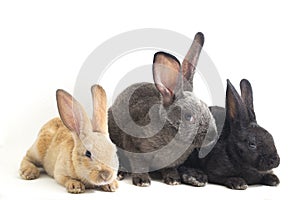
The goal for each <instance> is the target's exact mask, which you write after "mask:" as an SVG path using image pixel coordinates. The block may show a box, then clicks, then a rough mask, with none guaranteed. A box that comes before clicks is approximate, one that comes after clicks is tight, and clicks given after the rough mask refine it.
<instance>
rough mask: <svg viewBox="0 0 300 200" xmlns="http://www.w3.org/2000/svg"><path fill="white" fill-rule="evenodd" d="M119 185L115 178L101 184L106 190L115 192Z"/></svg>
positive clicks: (102, 188)
mask: <svg viewBox="0 0 300 200" xmlns="http://www.w3.org/2000/svg"><path fill="white" fill-rule="evenodd" d="M118 187H119V184H118V181H116V180H114V181H113V182H112V183H110V184H107V185H102V186H100V188H101V190H103V191H105V192H115V191H116V190H117V189H118Z"/></svg>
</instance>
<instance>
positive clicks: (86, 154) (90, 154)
mask: <svg viewBox="0 0 300 200" xmlns="http://www.w3.org/2000/svg"><path fill="white" fill-rule="evenodd" d="M85 156H86V157H88V158H91V157H92V153H91V152H90V151H88V150H86V152H85Z"/></svg>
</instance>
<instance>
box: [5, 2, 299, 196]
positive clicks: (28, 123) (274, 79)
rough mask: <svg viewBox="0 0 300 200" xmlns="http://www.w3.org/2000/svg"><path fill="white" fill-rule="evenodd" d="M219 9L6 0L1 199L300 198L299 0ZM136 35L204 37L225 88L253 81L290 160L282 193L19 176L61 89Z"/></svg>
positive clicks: (262, 118) (263, 113) (258, 104)
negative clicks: (86, 186)
mask: <svg viewBox="0 0 300 200" xmlns="http://www.w3.org/2000/svg"><path fill="white" fill-rule="evenodd" d="M210 2H211V3H201V2H199V1H194V2H190V1H184V3H181V4H179V3H174V1H171V2H168V3H167V2H162V1H154V0H153V1H149V2H147V3H146V2H144V1H143V2H142V1H120V2H113V1H111V3H101V2H100V1H99V2H96V1H88V2H87V1H82V2H78V1H69V2H62V1H51V2H49V3H42V2H41V1H18V2H15V1H1V3H0V27H1V31H0V91H1V98H0V101H1V103H0V109H1V115H0V123H1V125H0V157H1V161H0V162H1V164H0V177H1V178H0V188H1V189H0V199H15V198H18V197H19V198H24V197H25V199H29V198H30V199H66V198H72V199H87V198H89V199H128V198H131V199H155V198H158V197H161V196H164V198H165V197H167V199H183V198H184V199H187V198H191V199H192V198H197V199H198V198H199V199H200V198H201V199H204V198H206V199H208V198H209V199H217V198H226V199H227V198H231V199H252V200H253V199H283V198H286V196H287V195H289V196H290V195H291V196H293V197H294V199H297V197H296V195H297V190H298V186H297V185H298V180H299V178H300V177H299V173H298V169H299V167H300V166H299V164H298V163H297V159H298V157H299V156H298V146H299V130H298V124H299V117H298V115H297V114H298V113H299V106H298V103H299V102H300V101H299V100H300V99H299V94H298V92H299V85H300V84H299V70H298V69H299V66H300V61H299V46H300V39H299V38H300V37H299V35H300V30H299V19H300V13H299V9H298V8H299V7H298V6H297V4H296V1H295V3H292V2H291V1H282V3H278V2H274V1H264V2H262V1H251V2H249V3H245V2H241V1H220V2H215V1H210ZM137 28H164V29H169V30H174V31H176V32H179V33H182V34H184V35H186V36H188V37H190V38H192V37H193V35H194V34H195V33H196V32H197V31H202V32H203V33H204V34H205V37H206V42H205V46H204V50H205V51H206V52H207V53H208V54H209V55H210V57H211V58H212V60H213V61H214V63H215V65H216V66H217V68H218V71H219V73H220V75H221V77H222V80H224V86H225V80H226V79H227V78H229V79H230V80H231V81H232V83H233V84H234V85H235V86H236V87H237V88H238V83H239V81H240V79H242V78H247V79H249V80H250V82H251V83H252V87H253V90H254V101H255V102H254V106H255V110H256V114H257V120H258V122H259V123H260V124H261V125H262V126H263V127H265V128H266V129H267V130H269V132H271V133H272V134H273V137H274V139H275V142H276V146H277V149H278V152H279V154H280V157H281V164H280V166H279V168H277V169H276V170H275V172H276V174H277V175H278V176H279V178H280V180H281V184H280V185H279V186H278V187H275V188H274V187H266V186H260V187H250V188H248V189H247V190H246V191H233V190H229V189H227V188H225V187H222V186H214V185H208V186H206V187H204V188H195V187H189V186H185V185H180V186H167V185H165V184H163V183H160V182H156V181H153V182H152V185H151V187H149V188H139V187H135V186H132V185H131V183H130V181H123V182H120V189H119V190H118V191H117V192H115V193H104V192H99V191H95V192H93V191H91V192H87V193H85V194H80V195H71V194H67V193H66V191H65V189H64V188H63V187H61V186H60V185H58V184H56V183H55V181H54V180H53V179H50V178H48V177H47V176H46V175H43V176H42V177H41V178H40V179H37V180H34V181H25V180H22V179H20V178H19V176H18V167H19V164H20V161H21V159H22V157H23V155H24V154H25V152H26V150H27V149H28V148H29V146H30V145H31V144H32V143H33V141H34V140H35V138H36V135H37V132H38V130H39V128H40V127H41V126H42V125H43V124H44V123H45V122H46V121H47V120H49V119H50V118H52V117H54V116H57V109H56V102H55V91H56V89H57V88H63V89H65V90H67V91H70V92H71V91H72V89H73V86H74V82H75V79H76V76H77V74H78V72H79V70H80V67H81V65H82V63H83V62H84V61H85V59H86V57H87V56H88V55H89V54H90V53H91V52H92V51H93V50H94V49H95V48H96V47H97V46H98V45H100V44H101V43H102V42H104V41H105V40H107V39H109V38H111V37H112V36H115V35H117V34H119V33H122V32H125V31H129V30H133V29H137ZM174 42H176V41H174ZM120 45H121V44H120ZM103 56H105V55H103ZM138 58H139V57H138ZM138 58H137V60H138ZM148 59H149V60H152V55H149V57H148ZM138 62H140V61H137V63H138ZM147 63H148V61H147ZM133 64H135V63H133ZM112 78H113V77H112ZM111 81H114V80H113V79H111ZM107 85H108V86H106V87H109V83H107ZM106 89H107V88H106ZM198 95H199V96H200V97H201V92H200V93H199V94H198Z"/></svg>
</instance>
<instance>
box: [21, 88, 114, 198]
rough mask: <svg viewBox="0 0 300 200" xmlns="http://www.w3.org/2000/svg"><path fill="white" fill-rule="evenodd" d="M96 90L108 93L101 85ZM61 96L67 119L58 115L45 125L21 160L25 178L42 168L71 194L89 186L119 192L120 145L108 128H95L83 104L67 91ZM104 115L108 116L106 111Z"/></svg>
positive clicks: (61, 106)
mask: <svg viewBox="0 0 300 200" xmlns="http://www.w3.org/2000/svg"><path fill="white" fill-rule="evenodd" d="M94 90H95V91H94V93H97V90H100V92H104V90H101V88H100V87H99V86H95V87H94ZM95 95H97V94H95ZM57 98H58V104H61V105H58V107H59V109H60V114H61V118H62V119H64V121H62V119H61V118H54V119H52V120H50V121H49V122H48V123H46V124H45V125H44V126H43V127H42V128H41V130H40V132H39V135H38V138H37V140H36V141H35V142H34V144H33V145H32V146H31V148H30V149H29V150H28V151H27V153H26V156H25V157H24V158H23V160H22V162H21V166H20V175H21V177H22V178H23V179H26V180H30V179H36V178H38V177H39V175H40V171H39V169H38V168H40V167H41V168H44V170H45V172H46V173H47V174H48V175H49V176H51V177H54V179H55V180H56V181H57V182H58V183H59V184H61V185H63V186H65V187H66V189H67V191H68V192H71V193H81V192H84V191H85V189H86V188H99V189H102V190H105V191H115V190H116V189H117V188H118V183H117V181H116V173H117V167H118V159H117V155H116V147H115V145H114V144H113V143H112V142H111V140H110V139H109V136H108V134H106V133H107V132H105V127H104V128H103V129H102V127H100V126H99V127H100V128H97V127H96V126H95V125H94V126H93V128H92V125H91V123H90V121H89V119H88V118H87V116H86V113H85V112H84V110H83V109H82V108H81V106H80V104H79V103H78V102H76V100H75V99H73V98H72V97H71V96H70V95H69V94H67V93H66V92H64V91H61V90H60V91H58V92H57ZM60 99H62V100H60ZM101 100H102V99H101ZM94 101H95V102H94V103H96V101H98V100H96V99H94ZM72 107H73V108H72ZM72 109H73V110H72ZM95 114H96V113H95ZM99 114H100V113H99ZM101 115H102V116H103V117H104V118H105V117H106V114H104V113H102V114H101ZM102 120H105V119H102ZM77 122H78V123H77ZM74 123H75V124H74ZM76 123H77V124H76ZM96 123H97V124H100V123H99V122H96ZM92 129H93V130H94V131H93V130H92Z"/></svg>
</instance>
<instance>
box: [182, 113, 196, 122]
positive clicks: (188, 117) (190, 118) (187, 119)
mask: <svg viewBox="0 0 300 200" xmlns="http://www.w3.org/2000/svg"><path fill="white" fill-rule="evenodd" d="M184 119H185V120H186V121H188V122H193V121H194V117H193V115H192V114H190V113H186V114H185V115H184Z"/></svg>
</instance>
